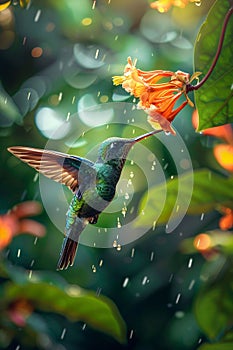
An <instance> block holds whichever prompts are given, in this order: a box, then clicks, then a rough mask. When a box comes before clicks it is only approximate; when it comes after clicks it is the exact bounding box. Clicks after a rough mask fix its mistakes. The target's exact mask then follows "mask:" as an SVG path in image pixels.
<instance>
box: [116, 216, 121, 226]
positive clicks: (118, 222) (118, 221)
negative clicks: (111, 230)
mask: <svg viewBox="0 0 233 350" xmlns="http://www.w3.org/2000/svg"><path fill="white" fill-rule="evenodd" d="M117 228H121V223H120V218H119V217H118V218H117Z"/></svg>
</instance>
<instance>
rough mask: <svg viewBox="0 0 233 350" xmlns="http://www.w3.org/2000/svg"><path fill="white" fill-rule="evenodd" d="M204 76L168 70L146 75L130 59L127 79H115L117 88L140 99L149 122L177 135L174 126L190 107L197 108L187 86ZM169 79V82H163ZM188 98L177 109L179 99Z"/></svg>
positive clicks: (117, 77) (125, 75)
mask: <svg viewBox="0 0 233 350" xmlns="http://www.w3.org/2000/svg"><path fill="white" fill-rule="evenodd" d="M198 75H200V73H199V72H197V73H194V74H193V76H192V77H191V78H190V75H189V74H188V73H184V72H182V71H177V72H175V73H174V72H171V71H164V70H154V71H147V72H146V71H142V70H141V69H137V68H136V61H134V62H133V61H132V60H131V58H130V57H128V63H127V65H126V66H125V69H124V75H123V76H114V77H113V84H114V85H120V84H121V85H122V87H123V88H124V89H125V90H126V91H127V92H129V93H130V94H131V95H133V96H134V97H136V98H139V103H138V107H139V108H140V109H143V110H144V111H145V112H146V113H147V114H148V121H149V123H150V124H151V125H152V126H153V127H154V128H158V127H159V126H160V128H162V129H163V130H165V131H170V132H172V133H173V134H174V133H175V132H174V130H173V129H172V127H171V125H170V123H171V121H172V120H173V119H174V118H175V116H176V115H177V114H178V113H179V112H180V111H181V109H183V108H184V107H185V106H186V105H187V104H189V105H190V106H192V107H193V103H192V101H191V100H190V99H189V98H188V96H187V94H186V86H187V85H188V84H190V82H191V81H192V80H193V79H196V78H197V77H198ZM164 78H168V79H169V81H168V82H159V81H160V80H161V79H164ZM182 95H184V96H185V98H186V101H184V102H183V103H182V104H181V105H180V106H179V107H177V108H174V107H175V104H176V102H177V101H178V99H179V98H180V97H181V96H182Z"/></svg>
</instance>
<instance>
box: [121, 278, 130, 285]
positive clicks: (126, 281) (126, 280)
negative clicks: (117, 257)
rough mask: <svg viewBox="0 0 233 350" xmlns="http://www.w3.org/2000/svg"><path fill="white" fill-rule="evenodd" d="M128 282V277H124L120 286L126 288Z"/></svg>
mask: <svg viewBox="0 0 233 350" xmlns="http://www.w3.org/2000/svg"><path fill="white" fill-rule="evenodd" d="M128 283H129V277H125V279H124V282H123V284H122V287H123V288H126V287H127V285H128Z"/></svg>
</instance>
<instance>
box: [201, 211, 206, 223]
mask: <svg viewBox="0 0 233 350" xmlns="http://www.w3.org/2000/svg"><path fill="white" fill-rule="evenodd" d="M204 215H205V214H204V213H202V214H201V221H202V220H203V219H204Z"/></svg>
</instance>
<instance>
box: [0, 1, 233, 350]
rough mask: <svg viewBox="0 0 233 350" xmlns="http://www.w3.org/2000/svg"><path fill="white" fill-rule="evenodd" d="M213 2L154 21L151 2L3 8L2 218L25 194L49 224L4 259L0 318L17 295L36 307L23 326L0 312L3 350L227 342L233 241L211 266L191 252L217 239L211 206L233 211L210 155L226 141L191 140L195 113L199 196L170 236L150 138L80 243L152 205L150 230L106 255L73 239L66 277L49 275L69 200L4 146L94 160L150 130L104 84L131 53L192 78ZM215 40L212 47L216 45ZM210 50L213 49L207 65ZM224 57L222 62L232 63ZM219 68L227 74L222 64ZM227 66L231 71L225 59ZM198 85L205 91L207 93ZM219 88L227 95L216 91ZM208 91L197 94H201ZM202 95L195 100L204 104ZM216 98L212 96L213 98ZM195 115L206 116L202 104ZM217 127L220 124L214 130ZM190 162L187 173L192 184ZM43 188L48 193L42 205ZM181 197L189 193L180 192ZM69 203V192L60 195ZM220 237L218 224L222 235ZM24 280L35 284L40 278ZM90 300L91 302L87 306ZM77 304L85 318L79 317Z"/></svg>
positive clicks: (161, 166)
mask: <svg viewBox="0 0 233 350" xmlns="http://www.w3.org/2000/svg"><path fill="white" fill-rule="evenodd" d="M213 4H214V1H212V0H211V1H205V0H203V1H202V3H201V6H195V4H191V3H190V4H189V5H188V6H187V7H186V8H185V9H180V8H176V7H174V8H172V9H171V10H170V11H169V12H168V13H164V14H161V13H158V12H156V11H155V10H152V9H150V7H149V2H148V1H147V0H127V1H122V0H112V1H105V0H99V1H96V2H95V1H94V2H93V1H88V0H82V1H76V0H72V1H64V0H61V1H55V0H47V1H44V0H40V1H39V0H38V1H37V0H34V1H32V2H31V5H30V6H29V7H26V8H25V9H24V8H21V7H20V6H13V5H12V6H11V7H9V8H8V9H7V10H5V11H4V12H2V13H0V27H1V31H0V50H1V54H0V80H1V86H0V127H1V128H0V137H1V138H0V142H1V172H0V183H1V187H0V188H1V196H0V210H1V213H6V212H7V211H8V210H9V209H10V208H11V207H12V206H13V205H14V204H16V203H18V202H20V201H24V200H28V199H30V200H35V199H36V200H38V201H41V202H42V204H43V205H44V207H45V210H44V213H43V214H42V215H41V216H40V217H39V219H38V218H36V220H39V221H40V222H41V223H42V224H44V225H45V226H46V229H47V235H46V237H44V238H41V239H38V240H35V239H34V238H33V237H30V236H23V235H20V236H18V237H15V238H14V240H13V242H12V243H11V245H10V246H9V247H8V248H6V249H5V250H4V251H3V252H2V253H1V255H2V266H3V268H2V271H1V287H0V293H1V298H2V302H1V311H2V310H6V307H7V306H8V302H9V304H10V305H12V303H10V300H11V301H12V299H11V298H14V299H15V300H18V298H19V297H20V298H21V297H22V295H23V296H24V297H27V298H28V299H27V300H28V301H29V304H30V305H31V307H32V309H33V313H32V314H31V316H30V317H28V319H27V324H26V326H21V327H20V326H17V324H15V323H14V322H13V321H10V319H9V318H8V316H7V315H6V313H5V311H4V312H1V324H4V327H3V328H2V329H1V330H0V338H1V347H2V348H3V349H17V348H18V349H19V346H20V347H21V348H22V349H58V350H64V349H67V350H71V349H75V348H80V349H92V348H93V346H95V347H96V348H101V349H103V350H104V349H109V348H111V349H117V350H122V349H126V348H127V349H135V350H153V349H155V348H156V349H159V350H170V349H174V350H176V349H177V350H186V349H189V350H194V349H197V348H198V347H199V349H202V350H208V349H210V350H215V349H218V350H221V349H222V350H225V349H230V348H231V346H232V344H231V343H232V335H231V327H232V317H231V315H232V313H231V310H232V283H231V279H232V278H231V271H232V261H231V257H232V248H231V246H232V242H231V241H232V240H231V239H230V238H229V240H227V239H226V241H225V242H224V244H223V241H222V242H218V243H217V244H216V245H217V247H218V248H219V246H220V248H221V244H222V247H223V248H222V249H219V251H218V254H217V256H214V257H213V258H211V259H209V258H207V257H206V256H205V255H204V254H201V253H197V250H196V248H195V247H194V246H193V240H194V238H195V237H196V236H197V235H198V234H199V233H202V232H206V233H207V234H209V235H211V234H210V233H209V232H210V231H211V232H212V231H214V230H216V229H217V228H218V222H219V218H220V217H221V215H220V213H219V211H218V210H219V205H220V206H221V205H222V204H224V205H226V204H227V205H228V206H229V207H231V208H232V206H233V204H232V175H231V174H230V173H228V172H227V171H226V170H224V169H223V168H221V167H220V165H219V164H218V163H217V162H216V160H215V158H214V156H213V146H214V145H215V144H216V143H218V142H220V141H219V140H218V139H216V138H214V137H209V136H204V135H201V134H198V133H195V132H194V130H193V127H192V125H191V116H192V112H193V110H192V109H191V108H190V107H186V108H185V109H184V110H183V111H182V112H181V113H180V114H179V115H178V116H177V118H176V120H175V121H174V123H173V124H174V126H175V128H176V130H177V133H179V135H180V136H181V138H182V140H183V142H184V144H185V146H186V147H187V149H188V152H189V154H190V157H191V161H192V166H193V168H194V195H193V197H192V200H191V206H190V207H189V212H188V214H187V215H185V216H184V218H183V220H182V221H181V222H180V223H179V225H178V226H177V227H176V228H175V229H174V230H173V231H172V233H171V234H166V233H165V232H166V220H167V218H168V217H169V213H170V212H171V210H172V209H173V203H174V200H175V196H174V192H176V190H177V185H178V183H177V173H178V170H177V164H176V160H175V159H173V157H172V156H171V154H170V152H169V150H168V149H167V148H166V144H165V142H161V141H159V140H158V139H155V138H153V139H152V140H146V141H145V142H143V145H141V146H140V145H138V147H135V149H134V150H132V152H131V153H130V157H131V158H130V159H131V160H129V161H128V162H127V164H126V167H125V170H124V172H123V174H122V179H123V181H122V182H121V183H120V184H119V187H118V189H117V198H118V200H119V202H120V204H117V203H119V202H117V200H116V201H114V202H113V203H112V204H111V207H110V209H109V212H107V211H106V212H105V213H103V214H102V215H101V217H100V221H99V222H98V225H96V226H94V229H93V227H92V229H93V230H92V231H91V228H90V231H88V230H89V228H87V231H86V235H87V237H88V234H89V236H91V235H93V237H94V238H93V241H95V239H96V240H97V242H98V237H99V239H102V242H103V244H104V243H106V242H107V243H108V244H107V243H106V246H107V245H108V246H112V236H110V233H109V232H108V229H109V231H110V229H111V228H116V227H117V224H118V222H121V224H122V227H123V228H124V224H127V223H128V222H131V221H132V220H133V219H134V218H135V216H137V213H138V212H139V211H140V210H143V201H144V200H145V198H146V197H148V198H149V204H150V205H151V208H149V209H148V210H146V211H145V212H144V214H143V216H142V217H140V218H141V219H140V220H141V228H140V230H141V232H143V233H146V234H145V235H139V236H136V235H137V232H138V231H137V230H136V228H135V227H132V229H131V231H132V232H131V233H132V234H135V236H136V237H135V238H138V239H137V240H135V241H133V240H132V241H130V242H129V243H128V244H126V245H119V246H118V245H116V246H115V247H112V248H109V249H106V248H105V249H104V248H95V247H93V245H91V246H90V245H89V246H88V245H86V244H80V247H79V249H78V254H77V258H76V263H75V265H74V266H73V267H72V268H70V269H69V270H66V271H62V272H55V269H56V263H57V259H58V255H59V250H60V246H61V243H62V240H63V227H64V225H63V224H64V220H65V210H66V209H67V200H66V201H65V200H64V197H62V196H61V192H60V188H59V187H56V186H57V184H52V183H51V182H49V183H46V185H43V183H42V185H41V181H43V180H41V179H39V180H38V177H35V172H34V171H33V169H30V168H29V167H27V166H26V165H25V164H22V163H20V162H19V161H18V160H17V159H16V158H13V157H12V156H11V155H10V154H9V153H8V152H7V150H6V149H7V147H9V146H13V145H24V146H32V147H38V148H45V147H46V148H50V149H54V150H58V151H62V152H69V153H72V154H76V155H80V156H83V157H88V158H90V159H92V160H94V159H95V156H96V148H97V145H98V144H99V143H100V142H102V141H103V140H104V139H105V138H107V137H111V136H121V137H131V136H132V135H136V134H137V135H139V134H141V133H143V132H144V131H145V130H150V129H149V125H148V124H147V121H146V117H145V115H144V113H143V111H138V110H135V109H134V102H135V101H133V99H132V97H130V96H129V95H128V94H126V93H125V91H123V90H122V89H121V88H120V87H114V86H113V85H112V79H111V77H112V76H113V75H119V74H122V72H123V69H124V66H125V64H126V60H127V57H128V56H129V55H130V56H131V57H132V58H138V63H137V67H138V68H141V69H143V70H153V69H166V70H172V71H176V70H182V71H185V72H190V73H192V71H193V68H192V67H193V62H192V60H193V51H194V45H195V39H196V36H197V34H198V31H199V28H200V25H201V24H202V23H203V21H204V20H205V18H206V15H207V13H208V11H209V10H210V8H211V6H212V5H213ZM226 4H227V1H224V2H223V1H217V2H216V4H215V6H220V8H221V9H223V8H224V11H225V8H226ZM94 5H95V6H94ZM224 13H225V12H224ZM209 16H211V17H209V21H210V24H211V25H212V23H213V22H214V23H216V26H217V29H216V30H214V31H213V30H212V29H211V33H212V34H213V39H212V36H211V40H214V41H216V40H217V38H218V36H219V30H220V29H219V28H220V24H219V22H220V20H221V19H222V11H217V13H216V11H215V13H213V12H212V14H210V15H209ZM220 17H221V18H220ZM215 21H216V22H215ZM206 26H207V25H206ZM206 28H207V27H206ZM211 28H212V27H211ZM201 30H204V29H203V28H201ZM201 33H202V32H201ZM228 35H229V34H228ZM227 38H228V36H227ZM202 39H203V41H202ZM204 39H205V38H204V37H203V36H202V37H201V39H200V40H199V42H198V43H197V45H196V50H195V70H196V69H198V70H201V71H202V72H203V73H205V72H206V69H207V67H206V66H205V67H203V66H202V65H201V61H198V60H199V56H198V55H199V50H202V49H203V47H202V48H200V46H199V45H201V44H202V43H203V45H204V46H205V40H204ZM206 40H207V39H206ZM208 40H210V39H209V38H208ZM210 46H211V49H212V48H213V52H215V49H216V48H215V47H212V45H210ZM228 46H229V47H228V49H229V50H230V45H228ZM203 50H204V49H203ZM224 50H226V47H225V48H224ZM213 52H212V51H209V50H208V55H207V56H208V57H207V61H208V65H209V63H210V61H211V58H213ZM224 52H225V51H224ZM224 55H225V54H224ZM230 55H231V53H227V54H226V56H227V58H228V59H230ZM197 56H198V57H197ZM205 57H206V56H205ZM224 57H225V56H224ZM200 59H201V55H200ZM222 60H223V59H222ZM223 61H224V62H223ZM223 61H220V63H221V66H223V65H224V66H225V60H223ZM229 65H230V66H231V67H232V59H231V60H230V63H229ZM216 69H217V67H216ZM215 73H216V71H215V72H214V75H212V76H211V79H214V77H220V78H219V79H218V81H217V82H216V83H217V84H220V83H221V84H222V82H223V80H224V82H225V78H226V79H227V82H228V80H229V74H226V76H224V79H223V75H224V74H223V71H222V70H221V69H220V68H219V70H218V69H217V73H216V74H217V75H215ZM210 81H211V80H210ZM214 83H215V81H214ZM224 84H227V83H224ZM224 86H226V85H224ZM203 88H204V87H203ZM206 88H207V89H208V91H207V92H208V93H211V90H210V85H208V84H207V85H206ZM218 89H220V90H221V92H222V91H223V90H222V85H221V87H220V88H218ZM220 90H219V91H220ZM203 91H204V90H201V89H200V94H202V96H203V95H205V94H204V93H203ZM224 91H225V90H224ZM198 94H199V91H198V92H197V93H195V98H196V102H197V107H198V108H199V105H200V101H199V97H198ZM207 95H208V94H207ZM190 98H191V99H193V97H192V96H190ZM208 98H209V97H208ZM212 99H213V96H212V95H211V96H210V99H208V101H209V100H211V101H212ZM214 99H215V96H214ZM208 101H207V102H208ZM220 102H221V101H220ZM221 103H222V102H221ZM200 109H201V110H202V111H203V113H205V104H203V105H202V106H201V105H200ZM208 110H209V108H208ZM203 115H204V114H203ZM218 117H219V116H218ZM218 117H217V118H218ZM201 118H202V117H201ZM206 118H207V119H208V118H209V116H207V117H205V118H204V117H203V123H204V119H205V120H206ZM225 120H226V119H224V121H223V122H225ZM230 120H231V119H229V121H230ZM208 123H209V119H208ZM221 123H222V122H221V121H220V119H218V122H217V124H221ZM212 125H213V124H211V123H210V124H208V127H210V126H212ZM202 126H203V127H204V124H203V125H202ZM205 127H206V124H205ZM201 128H202V127H201ZM167 137H168V138H170V137H172V136H167ZM175 140H177V139H175V138H174V149H176V148H179V150H180V148H181V146H182V145H181V144H179V143H178V144H177V143H176V142H177V141H175ZM144 148H146V150H144ZM184 160H185V159H184ZM186 160H187V159H186ZM185 164H186V163H185ZM185 164H183V174H181V179H182V176H183V178H184V179H185V177H187V176H188V175H187V172H185V169H186V170H187V168H186V165H185ZM189 165H190V164H189ZM203 169H205V170H203ZM208 174H211V178H210V177H209V175H208ZM171 176H172V177H173V178H172V179H171ZM148 179H149V180H150V183H149V185H148ZM129 180H130V181H129ZM209 180H211V181H209ZM165 181H167V185H166V186H165ZM41 186H45V187H44V189H45V192H47V202H46V203H45V202H44V197H43V195H42V193H41ZM162 187H166V188H165V190H166V191H167V202H166V205H165V207H163V208H164V212H163V215H162V216H161V218H160V220H161V225H157V226H156V225H154V224H153V222H154V219H153V217H154V215H155V211H156V210H157V209H156V208H157V207H158V208H159V206H160V205H161V203H163V204H164V202H163V199H164V196H163V194H162V197H161V194H160V192H159V191H160V189H161V188H162ZM170 189H171V191H170ZM181 189H182V190H186V188H185V187H183V186H182V188H181ZM190 190H192V188H190ZM162 192H164V189H163V190H162ZM126 194H127V195H128V197H129V198H128V197H127V196H126ZM64 196H65V198H68V199H69V198H70V194H69V193H68V192H66V190H64ZM127 198H128V199H127ZM124 202H127V212H126V215H125V216H124V215H123V211H122V206H124ZM48 208H49V209H48ZM159 209H161V207H160V208H159ZM216 209H217V210H216ZM51 212H52V213H53V215H54V217H55V218H56V219H55V220H53V219H52V218H51ZM178 212H179V211H178ZM164 213H167V214H166V215H165V214H164ZM180 213H181V212H180ZM180 213H179V214H180ZM190 214H191V215H190ZM58 219H59V220H58ZM60 220H61V222H60ZM58 221H59V223H58ZM104 228H105V229H106V230H105V229H104ZM61 233H62V234H61ZM108 233H109V235H108ZM222 234H223V232H222V231H221V230H218V232H217V235H218V236H219V237H220V236H221V235H222ZM231 234H232V231H229V235H230V236H231ZM84 235H85V233H84ZM84 235H83V241H84V242H85V237H84ZM109 237H110V238H109ZM224 237H225V236H224ZM220 241H221V240H220ZM103 246H104V245H103ZM19 251H20V254H19ZM21 269H22V270H21ZM7 271H8V272H7ZM9 271H10V273H9ZM22 276H24V277H25V280H24V283H22V280H21V277H22ZM28 276H32V277H33V276H37V278H38V281H37V282H36V281H33V278H31V279H30V278H28ZM24 277H23V278H24ZM37 287H38V288H37ZM67 288H68V289H69V288H74V290H75V291H77V290H79V291H81V297H80V298H79V297H78V296H77V297H73V296H71V295H69V293H67ZM83 290H85V291H84V292H83ZM88 290H90V292H89V291H88ZM95 292H96V296H94V293H95ZM82 293H83V294H82ZM221 293H223V294H221ZM102 294H103V295H106V296H107V297H108V298H110V299H111V300H113V302H114V303H115V304H116V305H117V308H118V309H116V307H115V304H113V302H111V301H110V300H109V299H106V298H105V297H102ZM223 295H224V297H223ZM47 297H48V299H47ZM89 297H90V299H91V302H93V305H91V303H89V299H88V300H87V299H86V298H89ZM223 299H224V302H223ZM48 300H49V301H48ZM79 302H81V303H82V308H84V310H85V316H84V317H82V318H81V317H79V316H80V315H79V312H80V307H78V306H77V305H78V303H79ZM220 302H221V303H220ZM13 305H14V304H13ZM59 305H60V306H59ZM61 305H62V308H61ZM193 305H194V306H193ZM91 306H92V307H91ZM59 307H60V309H59ZM76 307H77V308H76ZM61 310H62V311H61ZM102 310H104V311H102ZM118 310H119V311H118ZM119 312H120V314H121V316H120V315H119ZM61 314H62V315H61ZM70 316H73V317H72V321H71V320H70V319H69V318H70ZM105 317H106V318H105ZM122 319H124V321H125V323H126V325H127V344H126V345H122V344H121V343H119V342H118V341H116V339H117V340H119V341H123V340H124V337H125V323H124V321H123V320H122ZM78 321H79V322H78ZM80 321H81V322H80ZM83 322H84V323H83ZM89 325H90V327H89ZM91 326H93V327H94V328H95V329H94V328H93V327H91ZM96 329H98V330H99V331H102V332H105V333H107V334H109V335H112V337H109V336H108V335H106V334H104V333H102V332H99V331H96ZM114 338H115V339H114ZM208 342H211V343H210V344H208ZM202 343H206V344H204V345H202Z"/></svg>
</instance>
